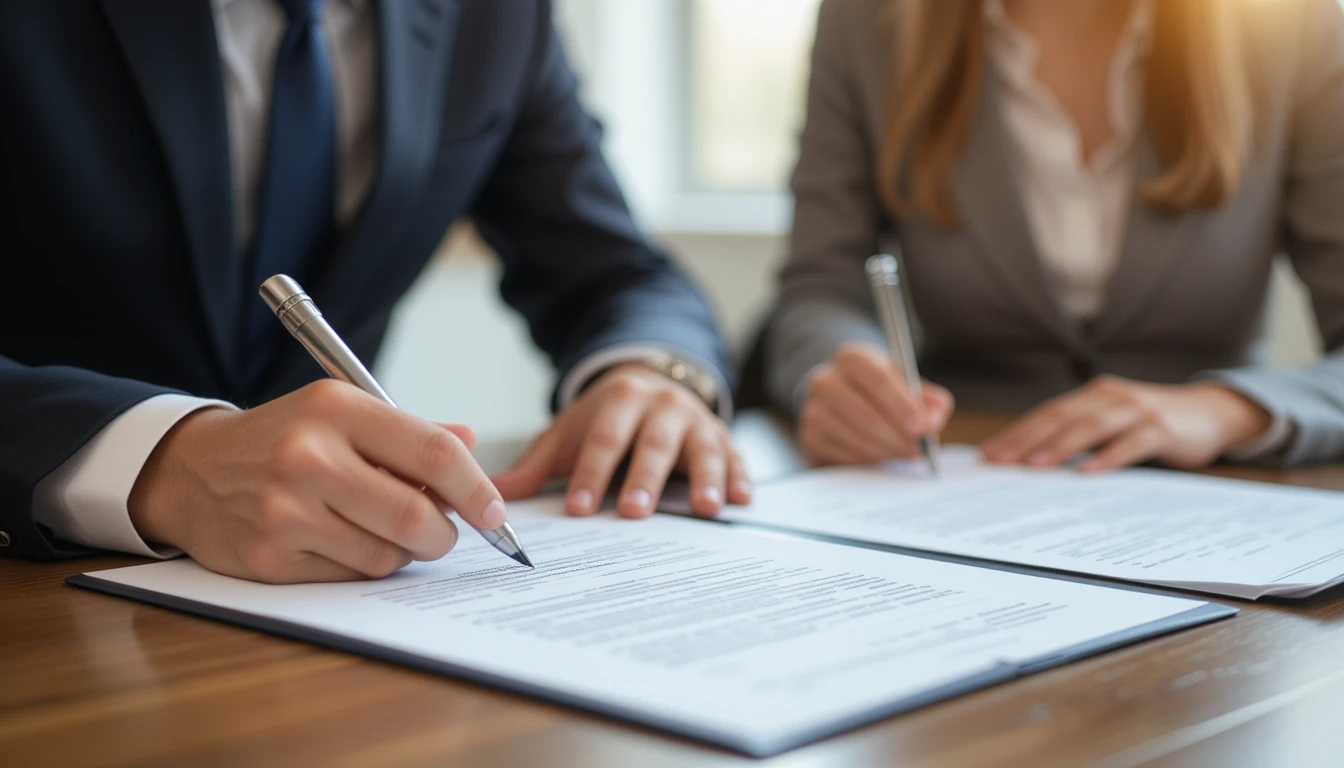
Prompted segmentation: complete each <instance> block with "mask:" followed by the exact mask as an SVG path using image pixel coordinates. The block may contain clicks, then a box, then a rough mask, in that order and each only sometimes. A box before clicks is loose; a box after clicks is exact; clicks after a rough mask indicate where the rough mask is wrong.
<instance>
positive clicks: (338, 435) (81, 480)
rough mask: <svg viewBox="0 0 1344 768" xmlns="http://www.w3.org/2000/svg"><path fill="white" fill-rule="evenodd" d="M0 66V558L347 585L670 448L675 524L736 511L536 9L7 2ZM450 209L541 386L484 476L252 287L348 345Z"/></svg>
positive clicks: (638, 504) (710, 327)
mask: <svg viewBox="0 0 1344 768" xmlns="http://www.w3.org/2000/svg"><path fill="white" fill-rule="evenodd" d="M0 59H2V60H3V61H2V63H0V114H4V115H5V117H4V119H3V120H0V258H2V261H0V555H5V556H20V557H28V558H56V557H65V556H73V555H78V554H81V553H85V552H88V551H91V550H95V549H119V550H123V551H128V552H138V553H141V554H159V555H163V554H170V553H171V552H172V551H174V550H184V551H186V552H187V553H188V554H190V555H192V556H193V557H195V558H196V559H197V560H198V561H200V562H201V563H203V564H204V565H206V566H207V567H210V568H213V569H215V570H218V571H221V572H224V573H228V574H232V575H237V576H241V577H245V578H252V579H259V580H265V581H275V582H292V581H314V580H337V579H352V578H362V577H369V576H372V577H377V576H382V575H385V574H387V573H390V572H391V571H393V570H395V569H397V568H399V567H402V566H404V565H405V564H407V563H408V562H410V561H411V560H431V559H436V558H439V557H442V556H444V555H445V554H446V553H447V552H448V551H449V550H450V549H451V548H452V546H453V545H454V543H455V542H456V540H457V535H458V534H457V530H456V528H455V527H454V526H453V524H452V523H451V522H450V521H449V520H448V518H447V517H446V516H445V515H444V514H443V510H444V509H445V508H448V507H451V508H452V509H454V510H456V511H457V512H458V513H459V514H460V515H461V516H462V517H463V518H464V519H465V520H466V521H467V522H468V523H470V524H472V525H473V526H475V527H477V528H482V529H488V528H495V527H497V526H499V525H500V524H501V523H502V522H503V521H504V519H505V507H504V501H505V500H506V499H508V498H515V497H519V496H525V495H529V494H531V493H534V492H536V490H537V489H538V488H540V487H541V485H542V484H543V483H544V481H545V480H546V479H548V478H549V477H551V476H556V475H564V474H569V475H571V476H572V480H571V485H570V491H569V494H568V496H567V506H568V509H569V511H570V512H571V513H573V514H579V515H583V514H592V513H593V512H594V511H595V510H596V507H597V505H598V503H599V502H600V500H601V499H602V497H603V496H604V494H605V493H606V491H607V488H608V485H610V483H611V480H612V477H613V475H614V473H615V471H616V468H617V466H618V464H619V463H620V462H621V461H622V460H624V459H625V458H626V457H627V456H629V459H630V467H629V471H628V473H627V479H626V480H625V484H624V486H623V488H622V489H621V494H620V497H619V510H620V511H621V513H622V514H624V515H626V516H631V517H640V516H645V515H648V514H650V513H651V512H652V509H653V507H654V505H655V504H656V503H657V499H658V496H659V495H660V493H661V491H662V488H663V484H664V482H665V481H666V479H667V477H668V475H669V474H670V473H671V472H672V471H674V469H678V468H680V469H682V470H684V471H687V472H688V473H689V474H690V477H691V481H692V502H693V505H694V507H695V508H696V510H697V511H699V512H701V513H704V514H713V513H715V512H717V511H718V509H719V508H720V507H721V505H722V504H723V503H725V501H727V502H742V501H745V500H746V497H747V495H748V493H749V485H748V481H747V478H746V475H745V473H744V472H743V469H742V466H741V463H740V461H739V460H738V458H737V456H736V454H735V453H734V452H733V450H732V447H731V444H730V440H729V435H728V431H727V429H726V427H725V425H724V423H723V421H722V419H721V418H720V417H721V416H725V415H726V414H727V413H728V409H729V407H730V406H729V403H728V389H727V386H728V383H727V367H726V364H725V359H724V357H725V355H724V349H723V345H722V342H721V340H720V337H719V335H718V332H717V330H716V328H715V324H714V321H713V318H712V315H711V312H710V310H709V309H708V307H707V306H706V304H705V302H704V300H703V298H702V297H701V296H700V295H699V294H698V293H697V291H696V290H695V288H694V287H693V286H692V285H691V284H690V282H689V281H687V279H686V278H685V277H684V276H683V275H682V274H681V273H679V272H678V271H677V270H676V269H675V268H674V267H673V266H672V265H671V264H670V263H669V261H668V260H667V258H666V257H665V256H663V255H662V254H660V253H658V252H657V251H655V250H653V249H652V248H651V247H650V246H649V244H648V243H647V242H646V241H645V239H644V238H643V237H642V236H641V235H640V233H639V232H638V231H637V230H636V228H635V226H634V225H633V223H632V222H631V219H630V216H629V214H628V212H627V210H626V207H625V204H624V202H623V200H622V198H621V195H620V192H619V190H618V189H617V185H616V183H615V181H614V180H613V178H612V176H611V174H610V172H609V170H608V168H607V166H606V164H605V163H604V161H603V159H602V157H601V154H600V151H599V146H598V145H599V129H598V127H597V126H596V124H595V123H594V121H593V120H592V119H591V118H590V117H589V116H588V115H586V114H585V113H584V111H583V109H582V108H581V107H580V105H579V102H578V100H577V97H576V83H575V77H574V75H573V73H572V71H571V69H570V67H569V65H568V63H567V62H566V60H565V57H564V54H563V51H562V49H561V45H560V43H559V41H558V39H557V37H556V34H555V31H554V29H553V26H552V20H551V7H550V3H549V2H547V1H546V0H384V2H381V3H375V2H373V0H184V1H182V2H171V3H164V2H155V1H154V0H82V1H81V2H67V3H38V2H19V3H6V4H5V5H4V6H3V7H2V8H0ZM462 216H469V217H471V218H472V219H473V220H474V221H475V222H476V224H477V227H478V228H479V230H480V231H481V233H482V234H483V235H484V237H485V239H486V240H487V241H488V242H489V243H490V244H491V245H492V246H493V247H494V248H495V250H496V251H497V252H498V253H499V256H500V258H501V259H502V260H503V263H504V267H505V271H504V279H503V286H502V291H503V295H504V298H505V299H506V300H507V301H508V302H509V303H510V304H511V305H512V306H513V307H515V308H516V309H517V310H518V311H519V312H521V313H522V314H523V316H524V317H525V318H526V319H527V321H528V323H529V325H530V327H531V330H532V335H533V338H534V339H535V340H536V343H537V344H538V345H539V346H540V347H541V348H542V349H543V350H544V351H545V352H546V353H547V354H548V355H549V356H550V357H551V359H552V360H553V361H554V362H555V364H556V366H557V368H558V369H559V370H560V372H561V378H560V382H561V383H560V386H559V387H558V388H557V393H556V397H555V404H556V406H557V409H558V410H559V411H560V415H559V417H558V418H557V420H556V422H555V424H554V425H553V426H552V427H551V428H550V429H549V430H548V431H547V432H546V433H544V434H543V435H542V437H541V438H539V439H538V441H537V443H536V444H535V445H534V447H533V450H532V451H531V452H530V453H529V455H528V456H527V457H526V458H525V459H524V460H523V461H522V462H521V463H520V465H519V466H517V467H515V468H514V469H513V470H511V471H510V472H509V473H507V474H505V475H503V476H500V477H497V478H495V479H494V480H493V481H492V480H491V479H490V478H487V477H486V476H485V474H484V473H483V472H482V471H481V469H480V467H479V466H478V465H477V464H476V463H475V461H474V460H473V459H472V457H471V455H470V452H469V448H470V445H471V442H472V441H473V440H474V437H473V435H472V434H471V432H470V430H469V429H467V428H464V427H444V426H440V425H434V424H430V423H428V422H425V421H422V420H420V419H416V418H414V417H412V416H410V415H408V414H404V413H401V412H399V411H396V410H395V409H392V408H390V407H387V406H384V405H382V404H381V403H379V402H377V401H376V400H374V399H373V398H371V397H368V396H366V395H364V394H363V393H362V392H359V391H357V390H355V389H354V388H352V387H348V386H346V385H344V384H336V383H334V382H330V381H328V380H323V379H322V371H321V370H320V369H319V368H318V367H317V366H316V364H315V363H313V361H312V360H311V359H309V357H308V356H307V354H306V353H305V352H304V351H303V349H302V348H301V347H299V346H298V345H297V344H295V343H293V342H292V341H289V340H286V339H285V338H284V329H283V327H282V326H281V325H280V324H279V323H278V322H277V321H276V320H275V318H274V317H268V316H267V311H266V308H265V307H264V306H263V305H262V304H261V302H260V300H259V299H258V298H257V296H256V288H257V285H258V284H259V283H260V282H261V280H263V279H265V278H266V277H268V276H269V275H271V274H276V273H287V274H291V275H293V276H295V277H296V278H298V279H299V281H300V283H302V284H303V285H304V286H305V287H306V288H307V289H308V291H309V293H310V294H311V295H312V296H313V298H314V300H315V301H316V303H317V305H318V306H319V307H321V308H322V310H323V311H324V313H325V314H326V316H327V318H328V320H329V321H330V322H331V324H332V325H333V326H334V327H335V328H336V329H337V331H338V332H340V333H341V334H342V335H343V336H344V337H345V338H346V340H347V341H348V342H349V343H350V345H351V347H352V348H353V349H354V351H355V352H356V353H357V354H358V355H359V356H360V357H361V358H364V359H365V360H368V359H370V358H372V357H373V355H374V354H375V353H376V351H377V349H378V346H379V344H380V342H381V340H382V338H383V335H384V333H385V331H386V328H387V323H388V318H389V315H390V313H391V311H392V308H393V306H394V304H395V303H396V301H397V300H398V299H399V298H400V297H401V295H402V294H403V293H404V292H405V291H406V290H407V288H408V287H409V286H410V285H411V283H412V281H413V280H414V279H415V277H416V275H417V274H418V273H419V272H420V271H421V269H422V268H423V266H424V265H425V262H426V260H427V259H428V258H429V256H430V254H431V253H432V252H433V251H434V249H435V246H436V245H437V244H438V242H439V241H440V239H441V237H442V235H443V233H444V231H445V230H446V229H447V227H448V226H449V224H450V223H451V222H452V221H453V220H455V219H457V218H458V217H462ZM453 330H454V329H444V331H445V332H452V331H453ZM460 375H463V376H470V375H472V372H471V371H470V370H469V369H465V368H464V369H463V370H462V371H461V374H460ZM380 467H381V468H386V469H388V470H390V473H384V472H380V471H378V469H377V468H380ZM421 487H425V488H427V489H428V490H429V491H430V492H431V493H422V492H421V491H420V488H421ZM431 499H433V500H431Z"/></svg>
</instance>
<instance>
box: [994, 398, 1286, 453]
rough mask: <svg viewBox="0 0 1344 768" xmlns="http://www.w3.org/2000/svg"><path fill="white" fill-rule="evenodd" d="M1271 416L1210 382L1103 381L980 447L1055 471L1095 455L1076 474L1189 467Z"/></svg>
mask: <svg viewBox="0 0 1344 768" xmlns="http://www.w3.org/2000/svg"><path fill="white" fill-rule="evenodd" d="M1270 423H1271V417H1270V414H1269V413H1268V412H1267V411H1265V410H1264V409H1263V408H1261V407H1260V406H1259V405H1256V404H1255V403H1254V402H1252V401H1250V400H1248V399H1247V398H1245V397H1243V396H1242V395H1240V394H1238V393H1236V392H1234V391H1233V390H1231V389H1228V388H1227V387H1224V386H1221V385H1219V384H1215V383H1196V384H1187V385H1183V386H1164V385H1157V384H1143V383H1139V382H1135V381H1128V380H1125V379H1120V378H1116V377H1112V376H1103V377H1101V378H1099V379H1097V380H1096V381H1094V382H1092V383H1091V384H1088V385H1087V386H1084V387H1082V388H1081V389H1078V390H1076V391H1073V392H1070V393H1068V394H1065V395H1062V396H1060V397H1058V398H1056V399H1054V400H1052V401H1050V402H1048V403H1046V404H1044V405H1042V406H1041V407H1039V408H1037V409H1036V410H1034V411H1032V412H1031V413H1028V414H1027V415H1026V416H1023V417H1022V418H1020V419H1018V420H1017V421H1015V422H1014V423H1013V424H1011V425H1009V426H1008V427H1007V428H1006V429H1005V430H1004V431H1003V432H1001V433H999V434H998V435H996V436H994V437H993V438H991V439H989V440H987V441H986V442H985V443H984V445H983V446H982V447H981V451H982V453H983V454H984V456H985V458H986V459H988V460H989V461H992V462H996V463H1001V464H1028V465H1031V466H1036V467H1054V466H1059V465H1061V464H1065V463H1067V462H1070V461H1072V460H1073V459H1074V458H1075V457H1077V456H1078V455H1079V454H1083V453H1087V452H1093V455H1092V456H1091V457H1090V458H1088V459H1087V460H1086V461H1084V462H1083V463H1082V464H1081V465H1080V466H1079V468H1080V469H1082V470H1083V471H1085V472H1100V471H1104V470H1109V469H1118V468H1120V467H1124V466H1128V465H1131V464H1139V463H1141V462H1145V461H1150V460H1156V461H1159V462H1161V463H1163V464H1166V465H1168V466H1172V467H1175V468H1178V469H1195V468H1198V467H1202V466H1205V465H1207V464H1210V463H1212V462H1213V461H1216V460H1217V459H1218V458H1219V457H1221V456H1223V455H1224V454H1226V453H1227V452H1229V451H1230V450H1235V449H1236V448H1237V447H1238V446H1241V445H1244V444H1246V443H1248V442H1249V441H1251V440H1254V439H1255V438H1256V437H1258V436H1259V435H1261V434H1263V433H1264V432H1265V431H1266V430H1267V429H1269V426H1270Z"/></svg>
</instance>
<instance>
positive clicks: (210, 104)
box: [102, 0, 240, 389]
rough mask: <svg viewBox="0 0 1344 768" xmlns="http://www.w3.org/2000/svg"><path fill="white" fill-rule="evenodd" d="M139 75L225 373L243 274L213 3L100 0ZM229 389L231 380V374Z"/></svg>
mask: <svg viewBox="0 0 1344 768" xmlns="http://www.w3.org/2000/svg"><path fill="white" fill-rule="evenodd" d="M102 3H103V9H104V12H105V14H106V16H107V19H108V22H109V24H110V26H111V29H112V32H113V34H114V35H115V36H116V38H117V41H118V43H119V44H120V45H121V48H122V52H123V53H124V55H125V56H126V61H127V63H128V64H129V66H130V69H131V71H132V73H133V74H134V76H135V79H136V81H137V83H138V84H139V87H140V90H141V95H142V96H143V98H144V100H145V105H146V108H147V110H148V113H149V119H150V122H151V123H152V124H153V126H154V129H155V131H156V132H157V133H158V139H159V144H160V146H161V147H162V150H163V154H164V159H165V161H166V164H167V168H168V175H169V177H170V179H171V180H172V184H173V187H174V190H175V192H176V194H177V201H178V206H179V208H180V211H179V214H180V216H181V220H182V223H183V228H184V230H185V233H186V238H187V243H188V253H189V256H190V259H191V266H192V273H193V276H194V278H195V281H196V290H197V293H198V294H199V297H200V304H201V307H202V309H203V310H204V313H205V320H206V325H207V326H208V328H209V331H210V344H211V347H212V348H213V352H214V354H215V358H216V360H217V361H218V362H219V363H220V370H221V373H222V375H223V376H225V378H226V379H228V377H229V376H231V374H232V370H233V367H234V366H233V365H232V360H233V357H234V353H233V349H234V345H233V337H234V334H235V333H236V328H237V311H238V300H237V299H238V290H239V280H240V274H239V271H238V269H237V267H238V264H237V259H236V258H235V254H234V243H233V201H232V184H231V170H230V166H229V143H228V142H229V138H228V116H227V113H226V109H225V103H224V86H223V76H222V75H221V72H220V64H219V54H218V53H217V51H218V50H219V49H218V44H217V42H216V39H215V26H214V17H213V14H212V11H211V6H210V4H209V3H207V2H191V3H187V2H171V3H164V2H159V0H102ZM225 383H226V387H227V388H228V389H232V382H231V381H226V382H225Z"/></svg>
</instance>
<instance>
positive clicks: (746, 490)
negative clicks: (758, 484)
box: [733, 481, 751, 497]
mask: <svg viewBox="0 0 1344 768" xmlns="http://www.w3.org/2000/svg"><path fill="white" fill-rule="evenodd" d="M733 493H736V494H737V495H739V496H745V497H750V496H751V483H748V482H745V481H742V482H736V483H733Z"/></svg>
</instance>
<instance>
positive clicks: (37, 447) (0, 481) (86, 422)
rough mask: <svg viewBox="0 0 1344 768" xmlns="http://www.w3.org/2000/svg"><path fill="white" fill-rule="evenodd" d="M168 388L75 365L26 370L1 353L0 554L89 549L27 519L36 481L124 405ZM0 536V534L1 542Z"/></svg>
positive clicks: (48, 556)
mask: <svg viewBox="0 0 1344 768" xmlns="http://www.w3.org/2000/svg"><path fill="white" fill-rule="evenodd" d="M170 393H172V390H168V389H164V388H162V387H156V386H153V385H150V384H145V383H142V382H137V381H131V380H128V379H119V378H114V377H111V376H103V375H100V374H96V373H92V372H89V371H85V370H81V369H77V368H64V367H57V366H50V367H40V368H33V367H28V366H24V365H20V364H19V363H17V362H15V361H13V360H10V359H9V358H6V357H3V356H0V531H3V532H4V533H5V534H6V537H7V538H8V541H9V543H8V545H7V546H4V547H0V557H22V558H28V559H35V560H54V559H60V558H64V557H73V556H77V555H83V554H88V553H89V550H87V549H85V548H82V547H79V546H77V545H74V544H72V543H70V542H64V541H61V540H60V539H58V538H57V537H56V536H55V535H54V534H53V533H52V531H51V529H50V528H47V527H46V526H43V525H40V524H39V523H38V522H37V520H36V519H35V517H34V506H33V492H34V489H35V488H36V487H37V485H38V483H40V482H41V481H42V479H43V478H45V477H46V476H47V475H49V474H51V472H53V471H54V470H55V469H57V468H58V467H60V466H61V465H62V464H64V463H65V462H66V461H67V460H68V459H69V458H70V457H71V456H74V455H75V453H77V452H78V451H79V450H80V448H82V447H83V446H84V444H85V443H87V442H88V441H89V440H91V439H92V438H93V437H94V436H95V435H97V434H98V433H99V432H100V431H101V430H102V429H103V427H105V426H107V425H108V424H109V423H110V422H111V421H112V420H113V419H115V418H116V417H117V416H118V415H120V414H121V413H123V412H124V411H126V410H127V409H128V408H130V407H132V406H134V405H136V404H137V403H141V402H143V401H145V400H147V399H149V398H151V397H154V396H155V395H160V394H170ZM3 540H4V537H0V541H3Z"/></svg>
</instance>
